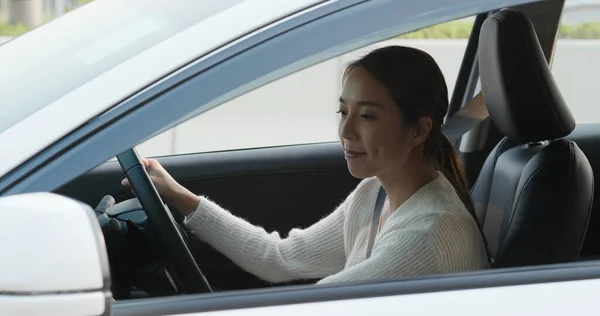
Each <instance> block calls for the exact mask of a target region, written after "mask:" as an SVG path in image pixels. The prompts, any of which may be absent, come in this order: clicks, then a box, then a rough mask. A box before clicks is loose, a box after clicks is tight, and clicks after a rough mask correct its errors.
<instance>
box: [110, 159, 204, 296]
mask: <svg viewBox="0 0 600 316" xmlns="http://www.w3.org/2000/svg"><path fill="white" fill-rule="evenodd" d="M117 160H118V161H119V164H120V165H121V168H122V169H123V172H124V173H125V176H126V177H127V179H128V180H129V183H130V184H131V187H132V188H133V192H134V193H135V195H136V196H137V199H138V200H139V202H140V204H141V206H142V208H143V209H144V211H145V212H146V215H147V216H148V221H149V222H150V224H151V225H152V226H153V227H154V228H155V229H156V230H157V231H158V233H159V234H160V237H162V240H163V242H164V243H165V245H166V246H167V247H165V248H166V250H167V254H168V255H169V256H170V258H171V259H172V260H173V265H174V269H175V273H176V274H177V275H178V276H179V278H178V279H180V281H181V283H183V284H182V285H183V287H184V289H183V290H184V291H185V292H186V293H206V292H212V289H211V287H210V284H209V283H208V281H207V280H206V278H205V277H204V274H202V271H200V268H199V267H198V265H197V264H196V261H195V260H194V257H193V256H192V253H191V252H190V250H189V248H188V247H187V245H186V243H185V241H184V239H183V237H182V236H181V233H180V232H179V229H178V228H177V223H176V222H175V219H174V218H173V215H171V212H170V211H169V209H168V207H167V206H166V205H165V204H164V203H163V201H162V199H161V197H160V195H159V194H158V191H157V190H156V187H155V186H154V183H152V180H150V176H149V175H148V172H147V171H146V168H145V167H144V164H143V163H142V160H141V159H140V157H139V155H138V154H137V152H136V150H135V149H134V148H131V149H129V150H127V151H125V152H123V153H122V154H120V155H118V156H117Z"/></svg>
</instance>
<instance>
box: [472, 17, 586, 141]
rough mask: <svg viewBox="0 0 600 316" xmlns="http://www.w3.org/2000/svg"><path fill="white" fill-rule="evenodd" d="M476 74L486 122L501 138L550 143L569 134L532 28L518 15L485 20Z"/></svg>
mask: <svg viewBox="0 0 600 316" xmlns="http://www.w3.org/2000/svg"><path fill="white" fill-rule="evenodd" d="M479 73H480V78H481V87H482V92H483V96H484V98H485V103H486V106H487V108H488V111H489V113H490V117H491V120H492V122H494V124H495V125H496V126H497V127H498V129H499V130H500V131H501V132H502V133H504V134H505V135H506V136H508V137H511V138H518V139H520V140H522V141H526V142H534V141H542V140H552V139H557V138H561V137H564V136H567V135H569V134H570V133H571V131H573V129H574V128H575V119H574V118H573V115H572V114H571V111H570V110H569V108H568V107H567V104H566V103H565V101H564V99H563V97H562V95H561V93H560V91H559V90H558V87H557V86H556V82H554V78H553V76H552V73H551V72H550V68H549V67H548V63H547V61H546V58H545V57H544V53H543V51H542V48H541V46H540V43H539V41H538V37H537V35H536V32H535V29H534V27H533V24H532V23H531V21H530V20H529V19H528V18H527V17H526V16H525V15H524V14H523V13H521V12H518V11H512V10H504V11H500V12H497V13H495V14H493V15H491V16H490V17H488V18H487V19H486V20H485V22H484V23H483V26H482V27H481V33H480V35H479Z"/></svg>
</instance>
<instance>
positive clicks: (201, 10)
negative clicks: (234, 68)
mask: <svg viewBox="0 0 600 316" xmlns="http://www.w3.org/2000/svg"><path fill="white" fill-rule="evenodd" d="M242 1H243V0H201V1H200V0H177V1H171V0H127V1H123V0H96V1H94V2H92V3H90V4H88V5H85V6H83V7H81V8H79V9H77V10H74V11H73V12H70V13H68V14H66V15H64V16H63V17H61V18H59V19H56V20H54V21H51V22H50V23H47V24H45V25H43V26H41V27H39V28H37V29H35V30H33V31H31V32H29V33H26V34H24V35H22V36H20V37H17V38H15V39H13V40H11V41H9V42H7V43H5V44H3V45H0V69H1V71H0V111H1V112H2V115H1V116H0V132H2V131H4V130H5V129H7V128H8V127H10V126H11V125H13V124H15V123H17V122H18V121H20V120H22V119H24V118H25V117H27V116H29V115H31V114H32V113H34V112H35V111H37V110H39V109H41V108H43V107H44V106H46V105H48V104H50V103H52V102H53V101H55V100H57V99H58V98H60V97H61V96H63V95H65V94H67V93H69V92H70V91H72V90H74V89H76V88H78V87H80V86H82V85H83V84H85V83H86V82H88V81H90V80H92V79H93V78H95V77H97V76H99V75H100V74H102V73H104V72H106V71H108V70H109V69H111V68H113V67H115V66H116V65H118V64H120V63H122V62H124V61H126V60H127V59H130V58H132V57H133V56H135V55H138V54H140V53H142V52H143V51H144V50H146V49H148V48H150V47H152V46H154V45H156V44H158V43H160V42H161V41H163V40H165V39H167V38H169V37H172V36H174V35H176V34H177V33H179V32H181V31H183V30H185V29H186V28H188V27H190V26H193V25H194V24H196V23H199V22H201V21H202V20H204V19H206V18H208V17H210V16H212V15H215V14H217V13H219V12H220V11H223V10H225V9H227V8H229V7H232V6H234V5H236V4H238V3H240V2H242ZM81 106H85V104H81Z"/></svg>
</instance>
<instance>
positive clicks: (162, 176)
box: [121, 158, 200, 216]
mask: <svg viewBox="0 0 600 316" xmlns="http://www.w3.org/2000/svg"><path fill="white" fill-rule="evenodd" d="M142 163H143V164H144V167H145V168H146V172H148V176H150V180H151V181H152V183H153V184H154V186H155V187H156V190H157V191H158V194H160V196H161V197H162V199H163V200H164V201H165V202H166V203H167V204H170V205H172V206H174V207H175V208H176V209H177V210H178V211H179V212H180V213H181V214H183V215H184V216H187V215H189V214H191V213H193V212H194V211H195V210H196V208H197V207H198V203H199V202H200V201H199V198H198V197H197V196H196V195H195V194H193V193H192V192H190V191H189V190H188V189H187V188H185V187H184V186H182V185H181V184H179V183H178V182H177V181H176V180H175V179H173V177H172V176H171V175H170V174H169V173H168V172H167V170H165V168H163V166H162V165H161V164H160V163H159V162H158V161H157V160H156V159H152V158H142ZM121 184H122V185H123V186H124V187H126V188H129V189H131V184H130V183H129V180H128V179H127V178H125V179H123V180H122V181H121Z"/></svg>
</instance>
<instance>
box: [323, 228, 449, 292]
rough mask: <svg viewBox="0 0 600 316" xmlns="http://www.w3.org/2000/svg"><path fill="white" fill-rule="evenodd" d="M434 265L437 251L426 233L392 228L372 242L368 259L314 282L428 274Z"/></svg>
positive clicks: (324, 282)
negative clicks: (392, 229) (393, 229)
mask: <svg viewBox="0 0 600 316" xmlns="http://www.w3.org/2000/svg"><path fill="white" fill-rule="evenodd" d="M438 265H439V263H438V258H437V254H436V252H435V249H434V246H433V244H432V242H431V241H430V240H429V236H428V234H427V232H425V231H420V230H416V231H414V230H402V231H395V232H394V231H392V232H389V233H387V234H385V235H382V236H381V238H380V239H378V240H377V241H376V242H375V244H374V246H373V250H372V252H371V257H369V259H367V260H365V261H363V262H361V263H359V264H356V265H355V266H352V267H350V268H347V269H345V270H344V271H342V272H339V273H337V274H334V275H331V276H329V277H326V278H324V279H321V280H320V281H319V282H318V284H330V283H346V282H358V281H367V280H370V281H373V280H382V279H395V278H398V277H399V276H403V277H404V276H415V275H425V274H432V273H435V272H437V271H438V270H439V267H438Z"/></svg>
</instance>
